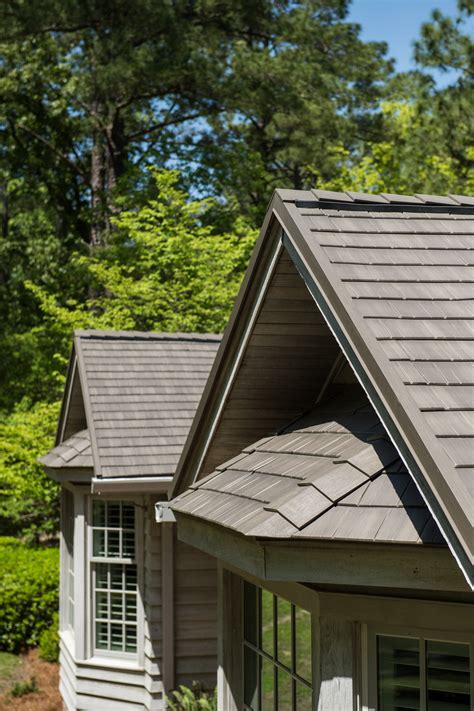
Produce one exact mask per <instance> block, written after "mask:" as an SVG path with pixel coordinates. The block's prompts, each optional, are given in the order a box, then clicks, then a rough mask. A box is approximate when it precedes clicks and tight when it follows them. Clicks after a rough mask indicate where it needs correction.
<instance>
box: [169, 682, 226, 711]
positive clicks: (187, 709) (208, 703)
mask: <svg viewBox="0 0 474 711" xmlns="http://www.w3.org/2000/svg"><path fill="white" fill-rule="evenodd" d="M172 696H173V699H169V698H167V699H166V703H167V708H169V709H170V711H217V689H216V690H214V691H212V692H209V691H204V690H203V689H202V687H201V686H200V685H199V684H197V683H194V684H193V686H192V688H191V689H190V688H189V687H187V686H182V685H181V686H180V687H179V690H175V691H173V692H172Z"/></svg>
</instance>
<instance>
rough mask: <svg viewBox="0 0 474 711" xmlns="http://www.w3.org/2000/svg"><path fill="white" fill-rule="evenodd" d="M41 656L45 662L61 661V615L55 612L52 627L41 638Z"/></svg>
mask: <svg viewBox="0 0 474 711" xmlns="http://www.w3.org/2000/svg"><path fill="white" fill-rule="evenodd" d="M39 655H40V657H41V659H44V661H45V662H57V661H58V659H59V613H57V612H55V613H54V616H53V621H52V623H51V625H50V626H49V627H48V628H47V629H45V630H44V631H43V632H42V633H41V636H40V642H39Z"/></svg>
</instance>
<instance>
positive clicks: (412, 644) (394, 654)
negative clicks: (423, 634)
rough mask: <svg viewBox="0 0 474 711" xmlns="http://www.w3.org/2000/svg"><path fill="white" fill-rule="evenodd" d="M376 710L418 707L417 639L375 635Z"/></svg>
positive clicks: (401, 710)
mask: <svg viewBox="0 0 474 711" xmlns="http://www.w3.org/2000/svg"><path fill="white" fill-rule="evenodd" d="M378 692H379V711H396V710H398V709H400V711H403V709H413V710H414V711H419V709H420V645H419V641H418V640H417V639H404V638H403V637H379V638H378Z"/></svg>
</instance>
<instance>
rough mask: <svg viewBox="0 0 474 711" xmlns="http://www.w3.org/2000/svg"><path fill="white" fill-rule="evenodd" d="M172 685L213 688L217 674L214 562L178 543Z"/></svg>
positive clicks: (193, 549)
mask: <svg viewBox="0 0 474 711" xmlns="http://www.w3.org/2000/svg"><path fill="white" fill-rule="evenodd" d="M175 636H176V639H175V655H176V686H179V685H180V684H185V685H186V686H190V685H191V684H192V682H193V681H195V680H196V681H199V682H201V683H202V684H203V685H204V686H205V687H206V688H214V687H215V685H216V674H217V564H216V559H215V558H211V556H208V555H206V553H203V552H201V551H199V550H198V549H197V548H192V547H191V546H188V545H187V544H186V543H182V542H181V541H177V542H176V547H175Z"/></svg>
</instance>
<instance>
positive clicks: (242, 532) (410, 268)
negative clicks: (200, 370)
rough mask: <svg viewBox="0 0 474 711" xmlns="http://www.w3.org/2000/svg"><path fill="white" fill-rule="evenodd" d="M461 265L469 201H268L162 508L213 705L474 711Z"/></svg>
mask: <svg viewBox="0 0 474 711" xmlns="http://www.w3.org/2000/svg"><path fill="white" fill-rule="evenodd" d="M473 257H474V198H472V197H463V196H459V195H452V196H446V197H440V196H431V195H416V196H399V195H391V194H381V195H366V194H360V193H337V192H330V191H323V190H314V191H292V190H278V191H276V193H275V194H274V196H273V198H272V201H271V203H270V206H269V209H268V213H267V216H266V219H265V222H264V225H263V228H262V233H261V236H260V239H259V241H258V243H257V245H256V248H255V251H254V254H253V258H252V260H251V263H250V266H249V269H248V272H247V275H246V277H245V279H244V282H243V285H242V288H241V291H240V294H239V297H238V299H237V302H236V304H235V308H234V311H233V314H232V316H231V319H230V322H229V324H228V327H227V329H226V332H225V334H224V337H223V340H222V343H221V345H220V348H219V351H218V354H217V356H216V362H215V364H214V366H213V369H212V372H211V375H210V378H209V381H208V383H207V385H206V388H205V391H204V394H203V398H202V400H201V402H200V404H199V407H198V409H197V412H196V417H195V419H194V422H193V425H192V427H191V430H190V434H189V437H188V439H187V442H186V444H185V447H184V450H183V453H182V456H181V459H180V463H179V465H178V468H177V472H176V475H175V479H174V482H173V486H172V489H171V496H172V500H171V502H170V504H169V506H170V507H171V509H172V512H173V513H174V516H175V518H176V521H177V524H178V537H179V538H180V540H182V541H183V542H188V543H192V545H195V546H196V547H199V548H200V549H201V550H202V551H203V552H206V553H208V554H209V555H212V556H214V557H215V558H216V559H217V564H218V578H219V589H218V608H219V612H218V616H219V620H218V629H219V647H218V665H219V669H218V695H219V709H222V710H225V711H233V710H236V709H238V710H239V711H240V710H241V709H245V710H246V711H249V710H252V711H258V710H265V711H266V710H267V709H284V710H285V711H290V710H291V709H293V710H294V709H297V711H306V710H309V709H318V711H349V710H351V711H352V710H354V711H356V710H357V711H369V710H374V711H375V709H377V710H378V711H402V710H405V709H417V710H419V711H434V710H436V711H461V709H462V710H463V711H470V709H472V708H473V705H474V691H473V683H474V608H473V594H472V586H473V544H474V537H473V529H472V524H473V513H474V507H473V498H472V495H473V482H474V440H473V436H474V432H473V410H474V377H473V376H474V372H473V361H474V347H473V339H474V330H473V321H474V309H473V305H474V285H473V282H474V278H473V277H474V274H473ZM163 509H166V505H163V504H159V505H158V510H159V511H161V512H162V511H163ZM161 515H163V513H161Z"/></svg>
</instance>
